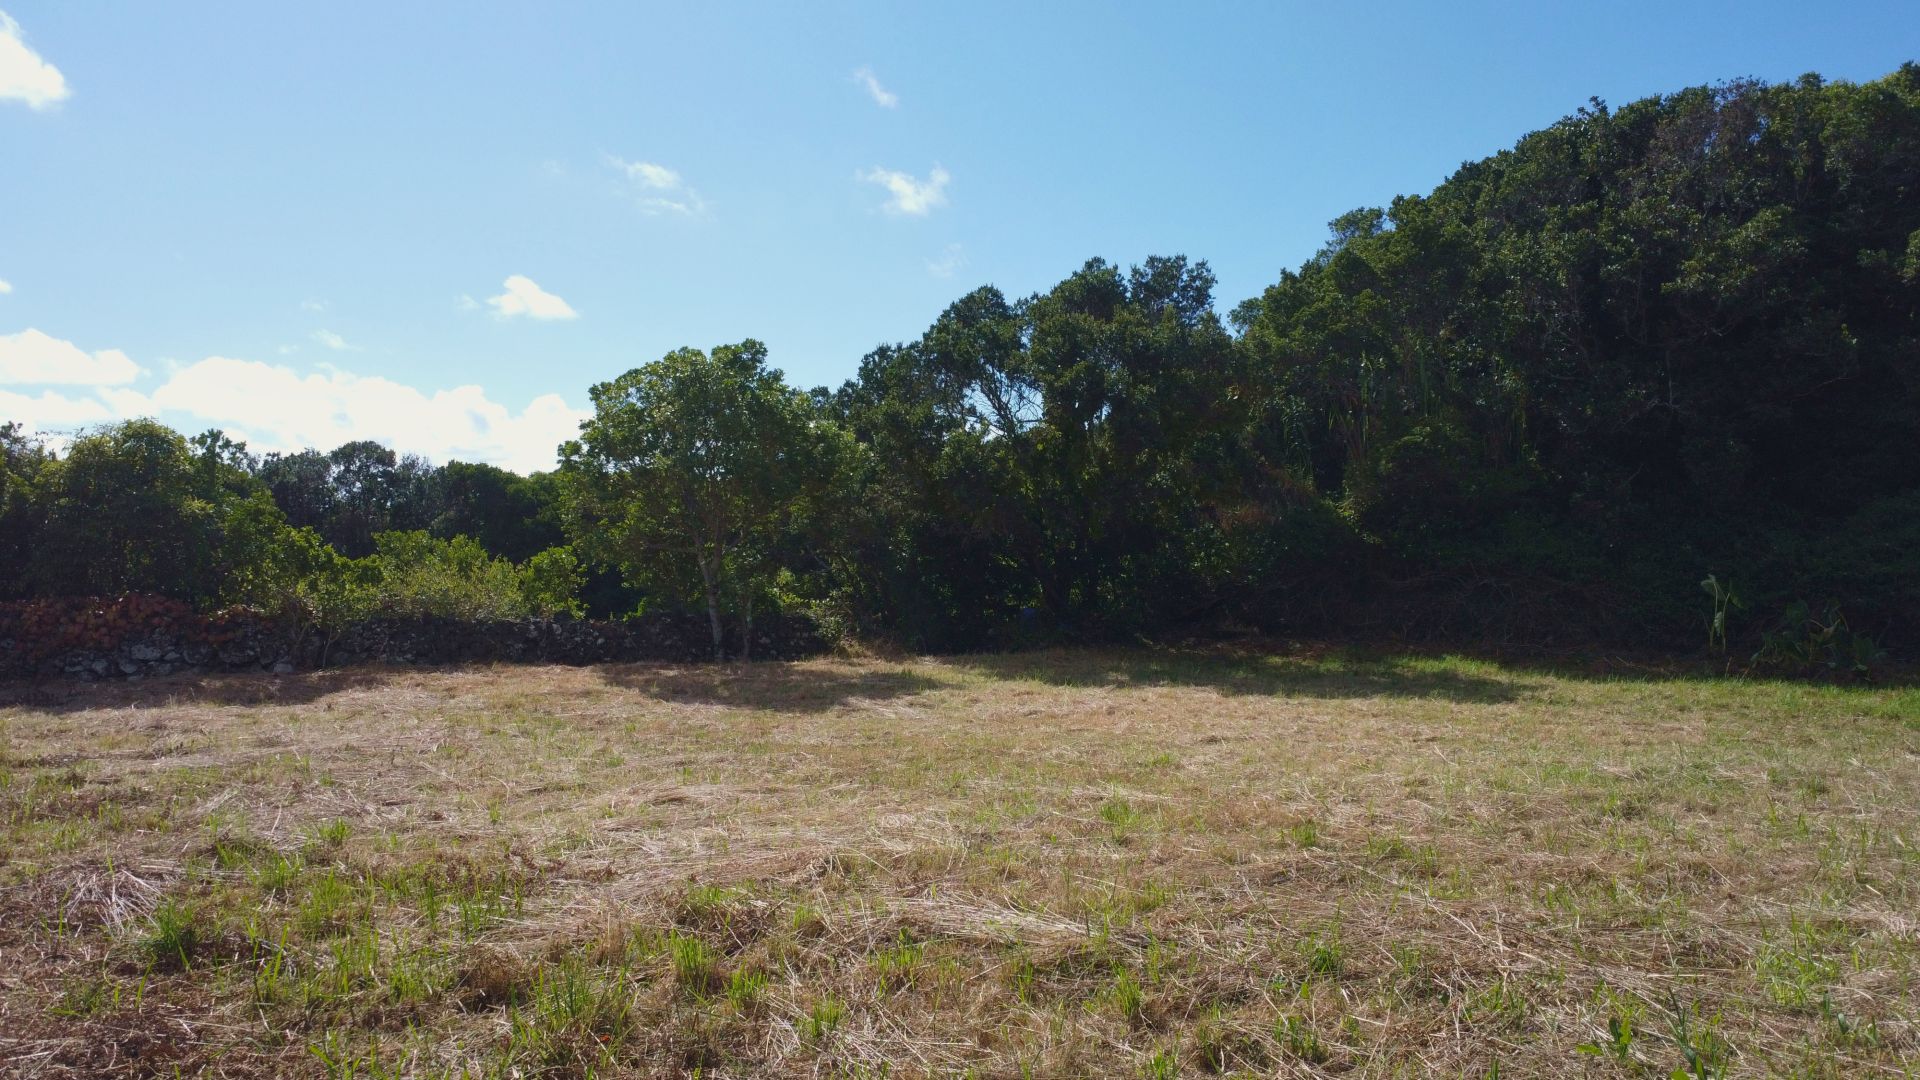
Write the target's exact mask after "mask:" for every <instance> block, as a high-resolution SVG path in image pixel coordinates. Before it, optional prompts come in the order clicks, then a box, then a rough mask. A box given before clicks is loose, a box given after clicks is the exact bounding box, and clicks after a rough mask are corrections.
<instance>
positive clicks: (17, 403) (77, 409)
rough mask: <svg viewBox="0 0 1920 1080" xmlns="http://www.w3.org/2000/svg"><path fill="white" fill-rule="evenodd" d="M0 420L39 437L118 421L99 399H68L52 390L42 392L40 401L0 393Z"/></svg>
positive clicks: (37, 398) (14, 394)
mask: <svg viewBox="0 0 1920 1080" xmlns="http://www.w3.org/2000/svg"><path fill="white" fill-rule="evenodd" d="M0 416H4V417H6V418H7V419H8V420H13V421H17V422H18V423H19V424H20V425H21V426H22V427H24V428H26V429H27V430H28V431H34V432H39V433H41V434H51V433H54V432H58V431H64V430H71V429H73V428H77V427H85V426H87V425H89V424H99V423H105V422H106V421H108V420H114V419H118V417H117V416H116V415H115V413H114V411H113V410H112V409H111V408H108V406H107V404H106V403H105V402H103V401H101V400H100V399H99V398H92V397H68V396H66V395H65V394H61V393H58V392H56V391H53V390H44V391H41V393H40V396H39V397H28V396H27V395H25V394H16V393H13V392H12V391H10V390H0Z"/></svg>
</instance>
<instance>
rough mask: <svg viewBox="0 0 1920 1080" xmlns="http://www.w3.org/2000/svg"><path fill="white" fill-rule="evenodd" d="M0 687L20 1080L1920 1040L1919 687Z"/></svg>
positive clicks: (1026, 662)
mask: <svg viewBox="0 0 1920 1080" xmlns="http://www.w3.org/2000/svg"><path fill="white" fill-rule="evenodd" d="M11 693H12V695H13V697H12V699H11V700H12V704H10V705H7V706H4V707H0V1073H5V1074H7V1075H16V1076H26V1077H37V1076H44V1077H55V1076H72V1075H87V1076H95V1075H161V1076H171V1075H175V1073H176V1071H177V1072H178V1073H179V1074H181V1075H194V1074H196V1073H205V1074H208V1075H223V1076H254V1075H258V1076H267V1075H333V1076H340V1077H347V1076H352V1077H379V1076H420V1077H428V1076H443V1075H445V1076H460V1075H473V1076H522V1077H531V1076H585V1075H599V1076H617V1075H683V1074H692V1073H695V1072H696V1071H697V1072H699V1073H700V1074H701V1075H705V1076H710V1077H723V1076H758V1075H807V1076H921V1075H934V1076H957V1075H977V1076H1022V1075H1031V1076H1039V1077H1051V1076H1148V1077H1170V1076H1176V1075H1178V1076H1196V1075H1203V1074H1207V1073H1213V1072H1219V1073H1227V1074H1237V1075H1260V1076H1269V1075H1306V1074H1318V1073H1342V1074H1345V1075H1350V1076H1425V1075H1443V1076H1449V1075H1450V1076H1474V1077H1481V1076H1491V1075H1501V1076H1563V1075H1591V1076H1659V1077H1667V1076H1668V1075H1669V1074H1671V1073H1673V1072H1674V1071H1675V1070H1680V1072H1681V1074H1682V1075H1684V1076H1696V1077H1705V1076H1722V1075H1728V1076H1731V1075H1803V1076H1855V1075H1913V1073H1912V1072H1911V1071H1909V1072H1908V1073H1905V1074H1903V1073H1902V1071H1901V1070H1902V1068H1903V1064H1902V1063H1903V1062H1909V1063H1910V1062H1913V1061H1914V1060H1915V1059H1916V1058H1917V1057H1920V1030H1916V1026H1915V1025H1916V1020H1917V1019H1920V1016H1917V1015H1916V1014H1920V982H1917V981H1916V976H1917V975H1920V967H1917V961H1920V936H1917V935H1920V850H1917V848H1916V845H1920V828H1917V827H1916V826H1917V825H1920V822H1917V820H1916V819H1917V818H1920V693H1917V692H1915V691H1913V690H1843V689H1833V688H1819V687H1811V686H1798V685H1784V684H1770V683H1756V682H1739V681H1704V680H1689V679H1659V678H1634V679H1598V678H1587V677H1575V676H1564V675H1554V674H1547V673H1542V672H1537V671H1529V670H1524V669H1509V668H1502V667H1499V666H1494V665H1490V664H1483V663H1476V662H1468V661H1458V660H1423V659H1409V658H1389V659H1373V660H1365V659H1354V658H1339V657H1320V658H1312V659H1303V658H1262V657H1253V656H1228V655H1218V654H1215V655H1185V654H1166V653H1148V652H1060V653H1043V654H1034V655H1026V656H1017V657H1002V658H964V659H956V660H947V661H914V662H906V663H900V662H878V661H845V660H832V661H819V662H812V663H801V664H764V665H754V666H751V667H748V668H745V669H738V668H732V669H727V668H676V667H667V666H654V665H636V666H616V667H605V668H594V669H569V668H496V669H484V670H476V671H464V672H424V673H420V672H391V673H386V672H383V673H367V672H359V673H354V672H348V673H333V674H315V675H298V676H289V677H284V678H268V677H245V678H234V679H230V680H229V679H208V680H200V681H175V682H155V683H148V684H145V685H138V686H120V687H106V686H101V687H88V688H81V687H62V688H59V689H58V691H57V693H56V694H55V695H52V696H49V695H48V694H47V693H46V692H45V691H28V690H18V689H17V690H14V691H12V692H11ZM36 695H37V696H36ZM1906 1068H1908V1069H1909V1070H1912V1069H1913V1068H1914V1067H1913V1066H1912V1065H1907V1066H1906Z"/></svg>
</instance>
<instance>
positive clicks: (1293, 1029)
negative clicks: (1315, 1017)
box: [1273, 1016, 1332, 1065]
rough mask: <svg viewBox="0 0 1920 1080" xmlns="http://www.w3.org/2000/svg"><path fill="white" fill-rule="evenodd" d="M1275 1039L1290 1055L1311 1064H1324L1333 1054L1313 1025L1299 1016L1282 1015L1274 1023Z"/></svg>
mask: <svg viewBox="0 0 1920 1080" xmlns="http://www.w3.org/2000/svg"><path fill="white" fill-rule="evenodd" d="M1273 1041H1275V1042H1277V1043H1279V1044H1280V1049H1281V1050H1283V1051H1285V1052H1286V1054H1287V1055H1288V1056H1289V1057H1293V1058H1296V1059H1298V1060H1300V1061H1304V1062H1306V1063H1307V1064H1309V1065H1324V1064H1325V1063H1326V1062H1327V1060H1328V1059H1329V1058H1330V1057H1331V1056H1332V1055H1331V1054H1329V1053H1328V1052H1327V1047H1326V1044H1325V1043H1323V1042H1321V1041H1320V1035H1319V1033H1318V1032H1316V1031H1314V1030H1313V1025H1312V1024H1309V1023H1308V1022H1307V1021H1306V1020H1304V1019H1302V1018H1301V1017H1298V1016H1282V1017H1281V1018H1280V1019H1279V1020H1278V1021H1276V1022H1275V1023H1274V1025H1273Z"/></svg>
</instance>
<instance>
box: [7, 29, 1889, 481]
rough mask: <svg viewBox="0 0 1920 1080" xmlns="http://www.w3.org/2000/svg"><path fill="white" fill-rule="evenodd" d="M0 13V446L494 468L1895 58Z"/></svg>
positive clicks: (1768, 49)
mask: <svg viewBox="0 0 1920 1080" xmlns="http://www.w3.org/2000/svg"><path fill="white" fill-rule="evenodd" d="M0 9H3V10H4V11H5V16H6V17H5V18H4V19H0V282H5V283H6V284H5V286H4V287H0V419H18V420H22V421H24V422H25V423H27V424H28V426H30V427H35V428H37V429H40V430H44V431H51V432H59V431H69V430H72V429H73V428H75V427H77V426H81V425H84V424H88V423H97V422H101V421H105V420H110V419H113V418H116V417H120V416H125V415H137V414H142V413H152V414H157V415H159V416H160V417H161V418H162V419H164V420H167V421H168V422H170V423H173V424H174V425H175V426H177V427H180V428H182V429H184V430H199V429H202V428H205V427H208V426H222V427H226V428H228V429H229V430H232V431H235V432H236V433H238V434H240V435H241V436H242V437H245V438H247V439H248V440H249V441H250V442H251V443H252V444H253V445H254V447H255V448H256V449H285V448H292V447H297V446H300V445H306V444H317V445H319V446H321V447H322V448H323V449H324V448H328V447H330V446H331V445H333V444H334V443H337V442H339V441H341V440H342V439H344V438H348V437H373V438H379V439H382V440H383V441H386V442H389V443H392V444H394V445H397V446H399V447H400V448H402V449H406V450H411V451H415V452H421V453H426V454H427V455H429V456H431V457H433V458H435V459H436V460H446V459H447V458H449V457H461V458H466V459H469V460H473V459H480V460H492V461H495V462H497V463H501V464H505V465H508V466H510V467H515V468H520V469H531V468H540V467H546V466H547V465H549V464H550V463H551V461H552V446H553V445H554V444H555V443H556V442H557V441H558V440H559V439H560V438H563V437H566V436H567V435H568V434H569V433H570V432H571V431H572V430H573V428H574V425H575V424H576V423H577V419H578V416H579V415H580V410H582V409H583V408H584V407H585V405H586V403H587V399H586V388H587V387H588V386H589V385H590V384H591V383H593V382H596V381H599V380H603V379H607V378H611V377H613V376H615V375H617V374H619V373H620V372H622V371H625V370H626V369H628V368H630V367H633V366H636V365H638V364H641V363H644V362H646V361H648V360H651V359H655V358H657V357H659V356H660V355H661V354H663V353H665V352H666V351H668V350H670V349H672V348H675V347H678V346H681V345H694V346H699V347H708V346H711V345H714V344H717V343H720V342H726V341H735V340H738V339H740V338H743V337H757V338H760V339H761V340H764V341H766V342H767V343H768V345H769V347H770V349H771V352H772V357H773V360H774V363H775V364H776V365H777V366H779V367H781V368H783V369H784V370H785V371H786V372H787V373H788V376H789V378H790V379H791V380H792V381H793V382H795V383H797V384H800V385H803V386H810V385H816V384H821V383H827V384H837V383H838V382H840V381H841V380H842V379H844V378H846V377H847V376H849V375H851V374H852V373H853V371H854V369H855V367H856V365H857V364H858V362H859V359H860V357H861V356H862V355H863V354H864V353H865V352H866V351H867V350H869V349H870V348H872V347H873V346H874V345H876V344H878V343H881V342H886V341H895V340H902V339H907V338H911V337H914V336H917V335H918V334H919V333H920V332H921V331H922V330H924V329H925V328H926V326H927V325H928V324H929V323H930V322H931V321H932V320H933V319H934V317H935V316H937V315H938V314H939V312H940V310H941V309H942V308H943V307H944V306H945V305H946V304H948V303H949V302H951V301H952V300H953V299H955V298H957V297H958V296H960V295H961V294H963V293H964V292H966V291H968V290H970V289H972V288H974V287H976V286H978V285H981V284H986V283H991V284H994V285H998V286H999V287H1001V288H1002V289H1003V290H1005V291H1007V292H1008V293H1009V294H1010V295H1021V294H1025V293H1029V292H1032V291H1035V290H1039V289H1044V288H1046V287H1047V286H1048V285H1050V284H1052V283H1053V282H1055V281H1057V280H1059V279H1060V278H1061V277H1063V276H1065V275H1066V274H1068V273H1070V272H1071V271H1072V270H1073V269H1075V268H1076V267H1078V266H1079V264H1080V263H1081V262H1082V261H1083V260H1085V259H1087V258H1088V257H1091V256H1095V255H1099V256H1102V257H1105V258H1107V259H1109V260H1111V261H1114V262H1119V263H1122V264H1126V263H1132V262H1136V261H1138V260H1140V259H1142V258H1144V257H1145V256H1148V255H1152V254H1175V253H1184V254H1186V255H1189V256H1192V257H1195V258H1204V259H1207V260H1208V261H1209V262H1210V263H1211V264H1212V265H1213V268H1214V270H1215V272H1216V273H1217V274H1218V275H1219V279H1220V288H1219V292H1218V296H1217V299H1218V301H1219V303H1220V306H1221V308H1222V309H1223V310H1224V309H1227V308H1230V307H1231V306H1232V305H1233V304H1234V303H1236V302H1238V301H1239V300H1241V299H1244V298H1245V297H1247V296H1251V295H1254V294H1256V293H1258V292H1259V290H1260V289H1261V288H1262V287H1263V286H1264V285H1266V284H1268V283H1269V282H1271V281H1272V280H1273V279H1274V278H1275V277H1276V276H1277V274H1278V273H1279V271H1280V270H1281V269H1282V268H1283V267H1289V266H1294V265H1297V264H1298V263H1299V262H1300V261H1302V260H1303V259H1305V258H1306V257H1307V256H1309V255H1311V254H1312V253H1313V251H1314V250H1315V249H1316V248H1318V247H1319V246H1320V244H1321V242H1322V240H1323V239H1324V237H1325V236H1326V222H1327V221H1329V220H1330V219H1332V218H1333V217H1335V216H1336V215H1338V214H1340V213H1341V212H1343V211H1345V210H1348V209H1351V208H1353V207H1355V206H1361V205H1378V204H1382V203H1384V202H1385V201H1387V200H1388V199H1390V198H1392V196H1393V195H1395V194H1397V193H1402V192H1424V191H1427V190H1429V189H1430V188H1432V187H1433V186H1434V185H1435V184H1436V183H1438V182H1439V181H1441V180H1443V179H1444V178H1445V177H1446V176H1447V175H1448V174H1449V173H1450V172H1452V171H1453V170H1454V169H1455V168H1457V167H1458V166H1459V164H1460V163H1461V162H1463V161H1466V160H1470V159H1474V158H1478V157H1482V156H1484V155H1486V154H1489V153H1492V152H1494V151H1496V150H1499V149H1501V148H1503V147H1506V146H1509V145H1511V144H1512V143H1513V142H1514V141H1515V139H1517V138H1518V137H1519V136H1520V135H1522V134H1523V133H1525V132H1527V131H1530V130H1534V129H1537V128H1540V127H1542V126H1544V125H1547V124H1550V123H1552V122H1553V121H1554V120H1556V119H1558V118H1559V117H1561V116H1564V115H1566V114H1567V113H1569V112H1571V111H1573V110H1574V109H1575V108H1577V107H1578V106H1580V105H1581V104H1583V103H1585V101H1586V100H1587V98H1588V97H1589V95H1597V96H1600V97H1602V98H1604V99H1606V100H1608V101H1611V102H1615V103H1623V102H1626V101H1629V100H1632V99H1635V98H1638V97H1643V96H1647V95H1649V94H1655V93H1661V92H1666V91H1672V90H1676V89H1679V88H1682V87H1685V86H1690V85H1696V84H1700V83H1705V82H1713V81H1718V80H1722V79H1726V78H1732V77H1738V76H1757V77H1760V78H1765V79H1769V80H1784V79H1791V78H1793V77H1795V76H1797V75H1799V74H1801V73H1802V72H1806V71H1818V72H1820V73H1822V74H1824V75H1826V76H1828V77H1829V78H1840V79H1852V80H1866V79H1872V78H1876V77H1878V76H1880V75H1883V74H1885V73H1887V72H1889V71H1891V70H1893V69H1894V68H1896V67H1898V66H1899V64H1900V63H1901V62H1902V61H1904V60H1908V59H1913V58H1915V56H1916V55H1920V4H1915V3H1913V0H1904V2H1885V3H1870V2H1869V3H1845V4H1824V5H1814V4H1807V3H1788V2H1779V0H1751V2H1746V3H1714V4H1704V3H1698V4H1689V3H1679V2H1673V3H1661V4H1619V5H1611V6H1604V7H1594V6H1591V5H1586V6H1579V7H1575V6H1572V5H1567V6H1565V7H1561V6H1557V5H1546V4H1538V3H1533V4H1524V3H1511V4H1507V3H1502V4H1493V3H1448V4H1324V3H1322V4H1311V5H1309V4H1282V3H1243V4H1206V3H1191V4H1184V5H1170V4H1122V3H1112V4H1079V3H1065V2H1048V3H1027V4H990V3H968V4H950V5H939V6H935V5H928V4H907V3H899V4H855V3H818V4H813V3H809V4H792V3H784V4H772V3H769V4H737V5H736V4H718V3H714V4H676V5H671V6H655V5H641V4H636V3H606V4H585V3H581V4H568V5H527V4H513V5H506V4H488V3H476V2H471V0H468V2H462V3H457V4H456V3H425V2H418V3H407V4H379V5H375V4H346V3H343V4H327V5H320V4H260V3H252V2H250V3H196V4H191V5H158V4H106V3H76V2H73V0H57V2H54V0H47V2H42V0H0Z"/></svg>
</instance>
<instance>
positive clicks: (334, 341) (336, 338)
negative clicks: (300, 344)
mask: <svg viewBox="0 0 1920 1080" xmlns="http://www.w3.org/2000/svg"><path fill="white" fill-rule="evenodd" d="M313 340H314V341H315V342H317V343H319V344H321V345H325V346H326V347H327V348H329V349H332V350H333V351H334V352H364V351H365V350H364V349H362V348H360V346H358V345H351V344H348V343H347V339H346V338H343V337H341V336H340V335H339V334H336V333H334V332H333V331H331V330H315V331H314V332H313Z"/></svg>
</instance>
